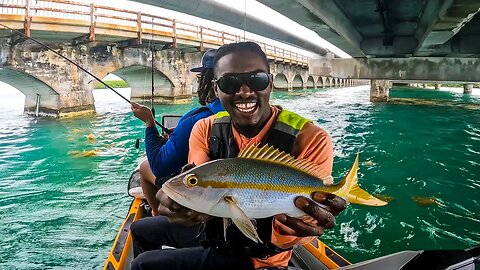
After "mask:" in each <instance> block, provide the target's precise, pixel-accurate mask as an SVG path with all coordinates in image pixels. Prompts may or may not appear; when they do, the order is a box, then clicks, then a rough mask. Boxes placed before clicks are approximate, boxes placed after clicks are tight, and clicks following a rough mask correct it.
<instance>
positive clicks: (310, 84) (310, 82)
mask: <svg viewBox="0 0 480 270" xmlns="http://www.w3.org/2000/svg"><path fill="white" fill-rule="evenodd" d="M307 88H315V79H313V76H311V75H310V76H308V79H307Z"/></svg>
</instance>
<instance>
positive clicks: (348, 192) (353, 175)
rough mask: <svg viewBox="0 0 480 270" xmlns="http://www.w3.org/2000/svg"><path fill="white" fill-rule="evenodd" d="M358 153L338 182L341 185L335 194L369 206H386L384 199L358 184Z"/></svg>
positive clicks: (349, 200)
mask: <svg viewBox="0 0 480 270" xmlns="http://www.w3.org/2000/svg"><path fill="white" fill-rule="evenodd" d="M358 155H359V154H358V153H357V157H356V158H355V162H353V165H352V168H351V169H350V171H348V173H347V175H346V176H345V177H344V178H343V179H342V181H341V182H340V183H339V184H338V186H339V187H340V188H339V190H338V192H336V193H335V195H337V196H340V197H342V198H344V199H346V200H347V201H348V202H351V203H356V204H363V205H369V206H384V205H386V204H387V202H385V201H382V200H380V199H378V198H376V197H374V196H373V195H371V194H370V193H368V192H367V191H365V190H363V189H362V188H361V187H359V186H358V175H357V173H358Z"/></svg>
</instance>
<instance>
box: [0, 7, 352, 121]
mask: <svg viewBox="0 0 480 270" xmlns="http://www.w3.org/2000/svg"><path fill="white" fill-rule="evenodd" d="M19 2H22V1H19ZM47 4H50V5H47ZM0 10H1V11H2V12H0V18H1V22H2V23H3V24H6V25H7V26H9V27H11V28H14V29H19V30H21V31H23V32H24V33H25V34H26V35H28V36H32V37H34V38H36V39H38V40H40V41H42V42H44V43H46V44H47V45H48V46H50V47H51V48H53V49H54V50H56V51H57V52H60V53H61V54H62V55H64V56H66V57H68V58H70V59H72V60H73V61H75V62H76V63H78V64H79V65H81V66H82V67H84V68H86V69H87V70H89V71H90V72H92V73H93V74H95V75H96V76H97V77H100V78H103V77H105V76H106V75H107V74H109V73H112V74H115V75H117V76H119V77H121V78H122V79H123V80H125V81H126V82H127V83H128V84H129V85H130V86H131V90H132V93H131V97H132V100H150V96H151V77H150V76H151V75H150V74H151V73H152V69H151V65H152V59H153V69H154V71H153V73H154V85H155V89H154V101H155V102H157V103H165V102H166V103H182V102H190V101H191V97H192V89H193V88H194V87H195V84H196V80H195V74H192V73H190V72H189V69H190V68H191V67H193V66H198V65H199V62H200V59H201V56H202V51H203V50H205V49H207V48H217V47H219V46H221V45H223V44H225V43H231V42H235V41H240V40H241V37H240V36H236V35H233V34H230V33H226V32H223V31H218V30H215V29H209V28H205V27H202V26H199V25H192V24H188V23H184V22H180V21H176V20H174V19H169V18H163V17H159V16H156V15H151V14H145V13H140V12H137V11H129V10H120V9H117V8H113V7H105V6H95V5H93V4H91V5H88V4H83V3H75V2H71V1H59V0H52V1H42V2H38V3H35V4H34V3H30V1H28V0H25V1H24V2H23V3H21V4H16V5H14V4H8V3H7V4H0ZM12 10H13V14H12ZM7 11H8V12H7ZM6 13H9V14H6ZM260 45H261V46H262V47H263V49H264V51H265V52H266V53H267V55H268V57H269V59H270V60H271V70H272V74H273V76H274V87H275V89H277V90H292V89H303V88H317V87H340V86H348V85H354V83H355V82H354V80H347V79H340V78H334V77H331V76H312V75H310V74H309V70H308V63H309V59H308V58H307V57H305V56H302V55H300V54H297V53H294V52H290V51H287V50H285V49H282V48H279V47H275V46H273V45H270V44H266V43H260ZM152 47H153V48H155V50H151V48H152ZM166 47H168V48H169V49H166V50H161V49H160V48H166ZM152 55H153V58H152ZM0 81H3V82H6V83H8V84H10V85H12V86H14V87H16V88H17V89H19V90H20V91H21V92H22V93H24V94H25V96H26V102H25V111H26V112H27V113H35V114H46V115H54V116H66V115H77V114H83V113H91V112H94V110H95V108H94V99H93V94H92V90H93V88H94V87H95V85H96V82H95V81H94V80H93V78H91V77H90V76H89V75H88V74H86V73H84V72H83V71H81V70H79V69H78V68H77V67H75V66H74V65H72V64H70V63H68V62H67V61H65V60H64V59H62V58H61V57H59V56H57V55H55V54H54V53H53V52H51V51H48V50H47V49H45V48H43V47H42V46H40V45H38V44H35V43H33V42H31V41H29V40H27V39H25V38H24V37H22V36H21V35H18V34H15V33H12V32H11V31H9V30H6V29H2V30H0Z"/></svg>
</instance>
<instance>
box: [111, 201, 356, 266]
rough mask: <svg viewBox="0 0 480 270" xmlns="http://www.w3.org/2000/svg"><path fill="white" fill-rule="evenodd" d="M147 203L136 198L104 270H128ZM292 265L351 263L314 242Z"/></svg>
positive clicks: (295, 252) (297, 253) (299, 250)
mask: <svg viewBox="0 0 480 270" xmlns="http://www.w3.org/2000/svg"><path fill="white" fill-rule="evenodd" d="M145 205H146V201H144V200H142V199H140V198H134V199H133V202H132V204H131V205H130V209H129V211H128V214H127V216H126V217H125V220H124V221H123V222H122V225H121V226H120V229H119V230H118V233H117V236H116V237H115V241H114V242H113V245H112V248H111V249H110V252H109V253H108V258H107V260H106V262H105V266H104V268H103V269H104V270H128V269H130V263H131V261H132V259H133V249H132V236H131V233H130V226H131V224H132V223H133V222H134V221H136V220H138V219H140V218H143V217H146V216H147V211H146V210H145ZM291 263H292V264H293V265H294V266H295V267H297V268H298V269H303V270H310V269H336V268H339V267H342V266H346V265H349V264H350V263H349V262H348V261H347V260H345V259H344V258H343V257H342V256H340V255H339V254H338V253H336V252H335V251H333V250H332V249H331V248H329V247H328V246H327V245H325V244H324V243H323V242H321V241H320V240H318V239H314V240H313V241H312V242H310V243H307V244H305V245H303V246H298V247H295V248H294V249H293V256H292V259H291Z"/></svg>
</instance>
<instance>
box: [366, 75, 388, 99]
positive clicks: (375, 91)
mask: <svg viewBox="0 0 480 270" xmlns="http://www.w3.org/2000/svg"><path fill="white" fill-rule="evenodd" d="M390 87H392V85H391V83H390V81H388V80H371V82H370V101H371V102H387V101H388V94H389V92H390Z"/></svg>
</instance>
